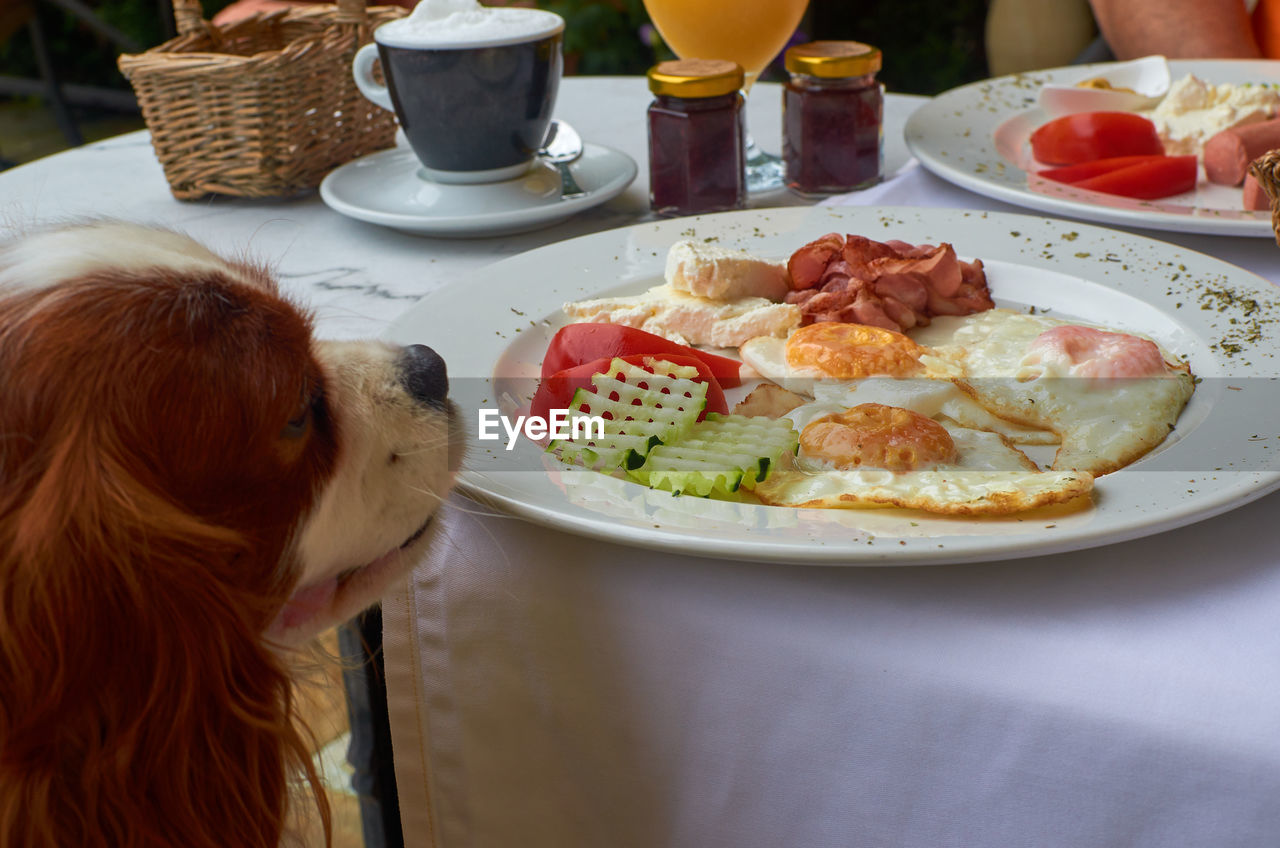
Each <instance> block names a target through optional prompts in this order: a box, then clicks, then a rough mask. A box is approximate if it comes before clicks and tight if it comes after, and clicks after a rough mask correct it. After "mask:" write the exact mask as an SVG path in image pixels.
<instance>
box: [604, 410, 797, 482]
mask: <svg viewBox="0 0 1280 848" xmlns="http://www.w3.org/2000/svg"><path fill="white" fill-rule="evenodd" d="M797 441H798V437H797V435H796V431H795V429H794V428H792V426H791V422H790V421H788V420H786V419H773V418H749V417H747V416H745V415H732V414H731V415H718V414H716V413H714V412H713V413H710V414H708V415H707V417H706V420H704V421H701V422H699V423H697V424H695V425H694V426H693V427H692V428H691V429H690V430H689V432H688V433H687V434H686V435H684V436H682V437H680V438H677V439H675V440H672V441H670V442H664V443H663V444H661V445H656V446H654V447H652V448H651V449H650V450H649V453H648V456H647V457H646V458H645V461H644V463H643V464H642V465H640V466H639V467H638V468H635V469H633V470H631V471H629V472H628V473H629V474H630V475H631V477H633V478H634V479H636V480H638V481H639V482H641V483H644V484H645V485H646V486H649V487H650V488H653V489H664V490H668V491H670V492H672V493H673V494H688V495H698V496H701V497H707V496H709V495H712V494H732V493H733V492H736V491H738V489H739V488H745V489H753V488H755V485H756V483H759V482H760V481H761V480H764V479H765V478H766V477H768V476H769V472H770V471H771V470H772V469H773V467H774V466H775V465H777V463H778V461H779V460H780V459H781V458H782V455H783V454H785V453H790V452H792V451H794V450H795V448H796V443H797Z"/></svg>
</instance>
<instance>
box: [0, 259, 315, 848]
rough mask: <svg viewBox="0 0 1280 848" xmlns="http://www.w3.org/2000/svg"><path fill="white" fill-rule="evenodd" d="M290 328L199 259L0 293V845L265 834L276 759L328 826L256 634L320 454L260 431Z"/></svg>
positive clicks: (276, 658) (283, 583) (303, 331)
mask: <svg viewBox="0 0 1280 848" xmlns="http://www.w3.org/2000/svg"><path fill="white" fill-rule="evenodd" d="M264 316H265V317H264ZM264 340H265V341H264ZM268 341H270V342H271V343H272V344H274V345H276V347H270V346H269V345H268ZM286 341H287V344H286ZM308 343H309V333H308V332H307V325H306V323H305V321H304V320H303V319H302V318H301V317H298V316H296V315H295V314H293V313H292V312H290V311H289V309H288V308H287V305H281V304H279V303H276V301H275V300H274V299H273V296H272V295H270V294H269V293H265V292H259V291H257V290H245V289H243V288H240V289H237V288H228V287H227V286H225V285H223V284H222V283H221V282H220V281H219V280H218V279H216V278H210V279H208V280H206V281H204V282H202V283H200V284H199V285H192V284H189V283H188V282H186V281H184V280H182V279H178V278H174V276H173V275H164V276H162V277H161V278H159V279H155V280H149V281H136V280H134V279H132V278H126V277H122V276H120V275H116V276H114V277H110V278H107V279H104V280H102V281H94V280H92V279H86V280H83V281H79V282H77V284H76V285H74V286H65V285H64V286H59V287H55V288H50V289H47V290H41V291H35V292H28V293H23V294H17V295H10V296H3V295H0V845H24V846H25V845H59V846H61V845H103V844H105V845H112V846H121V848H131V846H143V845H146V846H155V845H181V846H209V848H213V846H218V848H223V846H230V845H234V846H262V848H276V846H277V843H278V841H279V839H280V835H281V833H282V832H283V830H284V827H285V823H286V818H285V816H286V812H287V809H288V801H289V796H290V793H291V790H292V789H293V788H294V787H293V786H292V785H291V780H292V779H293V778H295V777H296V776H297V775H303V776H304V777H305V778H306V779H307V780H308V781H309V782H310V784H311V788H312V794H313V795H315V799H316V803H318V804H319V805H320V808H321V818H322V819H323V820H324V822H325V827H326V831H327V830H328V824H327V822H328V808H327V806H326V802H325V799H324V795H323V792H321V791H320V790H319V779H318V775H317V773H316V771H315V768H314V766H313V764H312V761H311V757H310V750H311V747H313V746H311V745H309V744H308V742H307V740H306V739H305V738H304V737H303V735H302V731H301V730H300V729H299V726H298V724H297V722H296V721H295V714H296V709H295V705H294V703H293V701H292V688H291V679H290V676H289V674H288V672H287V669H286V668H285V667H284V663H283V661H282V659H281V657H280V655H279V654H278V653H277V652H276V651H274V650H272V647H271V646H270V645H268V644H266V643H265V642H264V639H263V633H264V632H265V630H266V628H267V627H268V626H269V624H270V622H271V621H272V620H273V618H274V616H275V615H276V613H277V612H278V611H279V609H280V608H281V607H282V605H283V603H284V601H285V599H286V598H287V596H288V594H289V591H290V588H291V582H292V581H293V580H294V579H295V575H294V574H293V570H292V569H291V568H290V564H289V563H288V562H282V551H283V550H284V549H285V548H286V547H287V543H288V534H289V533H291V532H292V522H293V521H294V520H295V519H296V516H297V512H298V511H300V510H302V509H305V508H306V501H305V500H304V498H303V495H304V494H305V493H306V492H307V491H309V489H310V487H311V486H312V484H313V482H314V479H315V475H316V473H317V472H316V471H314V469H313V467H323V463H322V461H321V460H320V459H316V460H315V461H314V462H312V463H311V464H310V465H308V464H306V463H303V462H294V463H293V464H292V465H288V466H287V467H286V466H285V465H284V464H283V462H282V461H281V462H278V463H277V465H275V466H272V465H270V464H268V462H267V461H268V460H271V459H272V458H273V457H274V454H273V453H272V450H271V449H272V447H273V446H274V444H275V441H274V440H276V439H277V435H278V430H279V426H280V425H279V424H275V425H274V427H275V429H269V428H268V429H266V431H265V432H263V430H264V427H265V426H266V425H265V424H264V423H263V422H267V421H274V420H275V419H276V418H279V419H280V420H281V421H282V422H283V421H285V420H287V418H288V415H289V412H288V410H289V408H291V407H292V406H296V404H297V403H298V399H297V398H298V393H299V390H300V387H301V386H302V385H303V384H304V379H303V376H302V375H300V371H301V368H302V367H303V365H302V364H305V360H306V358H307V355H308ZM281 345H284V349H283V350H282V351H281V352H280V353H279V354H277V355H274V356H273V355H272V351H275V350H278V349H279V347H280V346H281ZM244 351H248V352H250V353H252V354H254V357H253V358H251V359H250V358H249V357H248V356H245V355H240V356H237V354H241V353H242V352H244ZM184 357H185V358H184ZM300 363H302V364H300ZM179 366H181V367H179ZM191 375H195V376H194V377H193V376H191ZM264 383H265V384H275V385H278V386H280V387H281V388H280V389H279V397H278V398H277V399H276V400H275V401H274V403H275V404H276V406H277V407H279V409H274V410H268V411H263V410H262V409H261V408H260V406H261V405H260V404H258V405H255V401H257V400H258V399H259V398H260V397H261V396H263V395H264V394H265V392H264V389H263V384H264ZM204 398H208V399H209V400H208V402H207V403H202V402H201V401H203V399H204ZM210 410H212V412H210ZM268 412H269V413H270V414H268ZM226 418H230V421H229V422H227V423H225V426H220V423H222V421H223V419H226ZM211 428H212V429H211ZM258 434H261V438H260V440H259V442H255V443H253V444H252V445H250V444H248V442H249V440H250V439H251V438H254V437H256V436H257V435H258ZM231 444H235V445H242V446H243V448H242V449H241V450H240V451H239V452H237V451H236V450H234V449H232V448H228V447H227V446H228V445H231ZM308 456H310V455H308ZM219 463H221V465H219ZM242 468H244V469H245V470H244V473H241V469H242ZM214 471H219V472H223V473H222V476H221V477H220V478H218V484H217V485H218V488H217V490H216V491H213V492H211V493H206V492H203V491H201V489H200V485H201V483H202V481H204V480H206V479H208V478H209V477H211V476H213V473H214ZM284 472H288V473H284ZM279 481H284V482H279ZM255 483H260V485H257V486H255V485H253V484H255ZM246 502H247V503H246ZM254 518H256V519H257V521H256V523H255V522H254V521H253V520H252V519H254Z"/></svg>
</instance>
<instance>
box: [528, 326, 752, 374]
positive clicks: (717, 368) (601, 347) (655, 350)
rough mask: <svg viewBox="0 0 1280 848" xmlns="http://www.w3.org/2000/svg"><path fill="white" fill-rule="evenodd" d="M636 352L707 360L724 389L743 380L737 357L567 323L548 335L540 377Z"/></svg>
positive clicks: (637, 333)
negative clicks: (548, 340)
mask: <svg viewBox="0 0 1280 848" xmlns="http://www.w3.org/2000/svg"><path fill="white" fill-rule="evenodd" d="M638 353H647V354H650V355H652V356H661V357H663V358H664V359H669V358H670V356H692V357H694V358H695V359H700V360H702V361H703V362H704V363H706V365H707V367H708V368H710V369H711V373H712V374H714V375H715V377H716V380H717V381H718V382H719V384H720V385H721V386H723V387H724V388H726V389H732V388H733V387H734V386H737V385H740V384H741V383H742V378H741V377H740V376H739V375H738V369H739V368H741V367H742V363H741V362H738V361H737V360H736V359H730V358H729V357H727V356H717V355H715V354H714V353H706V352H704V351H701V350H698V349H696V348H692V347H689V346H688V345H682V344H678V343H677V342H673V341H671V340H670V339H664V338H663V337H662V336H655V335H654V334H653V333H646V332H645V331H644V330H637V329H636V328H635V327H624V326H622V325H620V324H568V325H566V326H564V327H561V328H560V330H559V331H558V332H557V333H556V334H555V335H554V336H553V337H552V338H551V344H549V345H547V353H546V355H545V356H544V357H543V359H542V376H543V377H544V378H546V377H547V376H549V375H551V374H555V373H556V372H558V371H563V370H565V369H566V368H572V367H573V366H575V365H581V364H582V363H584V362H593V361H595V360H597V359H612V358H613V357H615V356H621V357H622V358H623V359H626V358H627V357H628V356H631V355H632V354H638ZM669 355H670V356H669ZM627 361H628V362H630V361H631V360H629V359H628V360H627ZM673 361H674V360H673ZM601 370H604V369H601Z"/></svg>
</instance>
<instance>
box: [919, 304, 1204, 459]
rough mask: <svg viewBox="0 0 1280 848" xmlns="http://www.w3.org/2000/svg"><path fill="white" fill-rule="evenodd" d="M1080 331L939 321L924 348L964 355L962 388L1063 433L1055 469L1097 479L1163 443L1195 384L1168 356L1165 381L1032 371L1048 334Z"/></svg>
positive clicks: (974, 318) (1003, 411) (998, 411)
mask: <svg viewBox="0 0 1280 848" xmlns="http://www.w3.org/2000/svg"><path fill="white" fill-rule="evenodd" d="M1072 323H1079V322H1069V321H1062V320H1059V319H1056V318H1050V317H1048V316H1046V315H1027V314H1022V313H1016V312H1012V311H1010V310H1007V309H993V310H990V311H988V312H982V313H979V314H977V315H969V316H965V317H964V318H959V319H958V318H945V319H937V320H935V321H934V323H933V325H931V326H930V327H927V328H924V330H923V331H922V333H921V336H922V337H923V338H921V337H917V341H920V342H921V343H926V344H936V345H937V346H938V347H939V348H940V349H941V350H943V351H946V352H950V353H952V354H953V355H958V356H959V359H960V362H961V363H962V366H963V368H964V376H963V377H962V378H961V379H960V380H958V381H957V382H958V384H959V386H960V387H961V388H962V389H963V390H964V391H965V392H966V393H967V394H968V395H970V396H971V397H972V398H973V399H974V400H976V401H977V402H978V403H979V404H981V405H982V406H983V407H985V408H986V409H988V410H989V411H991V412H992V413H993V414H995V415H996V416H999V417H1001V418H1005V419H1008V420H1011V421H1016V422H1018V423H1020V424H1023V425H1026V426H1028V427H1035V428H1043V429H1046V430H1052V431H1053V432H1054V433H1056V434H1057V435H1058V436H1059V438H1060V439H1061V446H1060V447H1059V449H1058V452H1057V454H1056V455H1055V456H1054V459H1053V463H1052V465H1051V466H1050V467H1051V468H1053V469H1056V470H1078V471H1087V472H1089V473H1091V474H1093V475H1095V476H1096V475H1101V474H1106V473H1109V472H1111V471H1115V470H1116V469H1119V468H1122V467H1124V466H1125V465H1128V464H1129V463H1131V462H1133V461H1135V460H1136V459H1138V458H1140V457H1141V456H1142V455H1143V454H1145V453H1147V452H1148V451H1150V450H1151V449H1152V448H1154V447H1156V446H1157V445H1159V444H1160V443H1161V442H1163V441H1164V440H1165V439H1166V438H1167V437H1168V435H1169V433H1170V432H1171V431H1172V430H1173V427H1174V424H1175V422H1176V421H1177V419H1178V416H1179V415H1180V414H1181V412H1182V408H1183V407H1184V406H1185V405H1186V403H1187V400H1188V399H1189V398H1190V397H1191V394H1192V391H1193V390H1194V380H1193V378H1192V376H1191V374H1190V371H1189V369H1187V367H1186V366H1185V364H1182V363H1178V362H1177V361H1176V360H1175V359H1174V357H1172V356H1171V355H1170V354H1168V353H1167V352H1164V351H1162V355H1163V356H1164V358H1165V360H1166V364H1167V368H1168V371H1167V373H1166V375H1165V376H1160V377H1142V378H1123V379H1121V378H1114V379H1096V378H1083V377H1077V376H1073V375H1072V374H1071V372H1070V369H1069V368H1064V367H1063V366H1062V364H1060V363H1054V362H1053V361H1045V362H1042V363H1040V364H1037V365H1034V366H1032V365H1030V364H1029V363H1028V360H1027V350H1028V347H1029V346H1030V344H1031V343H1032V342H1033V341H1034V340H1035V339H1036V338H1037V337H1038V336H1039V335H1040V334H1041V333H1043V332H1045V331H1046V330H1050V329H1052V328H1054V327H1060V326H1065V325H1069V324H1072ZM1098 329H1106V328H1098ZM1112 332H1114V331H1112Z"/></svg>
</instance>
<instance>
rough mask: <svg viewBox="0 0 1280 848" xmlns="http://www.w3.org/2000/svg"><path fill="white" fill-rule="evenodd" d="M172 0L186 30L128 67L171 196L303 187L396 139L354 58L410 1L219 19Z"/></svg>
mask: <svg viewBox="0 0 1280 848" xmlns="http://www.w3.org/2000/svg"><path fill="white" fill-rule="evenodd" d="M172 2H173V10H174V16H175V21H176V22H177V27H178V33H179V35H178V36H177V37H176V38H174V39H172V40H170V41H167V42H165V43H164V44H162V45H160V46H159V47H155V48H153V49H151V50H148V51H146V52H145V53H140V54H137V55H123V56H121V57H120V60H119V64H120V71H121V72H122V73H123V74H124V75H125V77H126V78H127V79H128V80H129V82H130V83H131V84H132V85H133V90H134V92H135V93H136V94H137V96H138V103H139V104H140V105H141V106H142V115H143V118H145V120H146V122H147V128H148V129H149V130H150V131H151V143H152V145H153V146H154V147H155V151H156V156H157V157H158V158H159V159H160V164H161V165H162V166H163V168H164V175H165V178H166V179H167V180H168V181H169V188H170V189H171V190H172V192H173V196H174V197H177V198H178V199H180V200H189V199H193V198H198V197H203V196H205V195H207V194H230V195H235V196H237V197H283V196H288V195H292V194H297V193H298V192H301V191H306V190H308V189H313V188H315V187H316V186H317V185H319V184H320V180H321V179H323V178H324V175H325V174H326V173H328V172H329V171H330V170H332V169H333V168H335V167H337V166H338V165H341V164H343V163H345V162H349V161H350V160H352V159H354V158H356V157H358V156H361V155H363V154H366V153H370V152H372V151H375V150H381V149H383V148H385V147H390V146H391V145H392V144H393V142H394V137H395V116H394V115H393V114H392V113H391V112H388V111H387V110H385V109H382V108H381V107H378V106H375V105H373V104H372V103H370V102H369V101H368V100H366V99H365V98H364V96H363V95H361V94H360V92H359V91H358V90H357V89H356V86H355V81H354V79H353V78H352V75H351V60H352V58H353V57H354V56H355V52H356V50H357V49H359V47H360V46H361V45H362V44H365V43H367V42H368V41H369V40H370V38H371V33H372V30H373V28H374V27H376V26H377V25H379V24H381V23H383V22H385V21H389V20H392V19H394V18H398V17H401V16H402V15H404V14H406V11H405V10H404V9H402V8H400V7H398V6H374V7H370V8H369V9H367V10H366V8H365V3H364V0H338V2H337V5H327V4H326V5H315V6H304V7H299V8H291V9H288V10H284V11H278V12H271V13H267V14H255V15H252V16H250V17H249V18H247V19H245V20H243V21H239V22H237V23H235V24H232V25H230V26H226V27H220V26H213V25H211V24H209V23H208V22H207V21H205V20H204V18H203V15H202V12H201V9H200V5H199V0H172Z"/></svg>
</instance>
